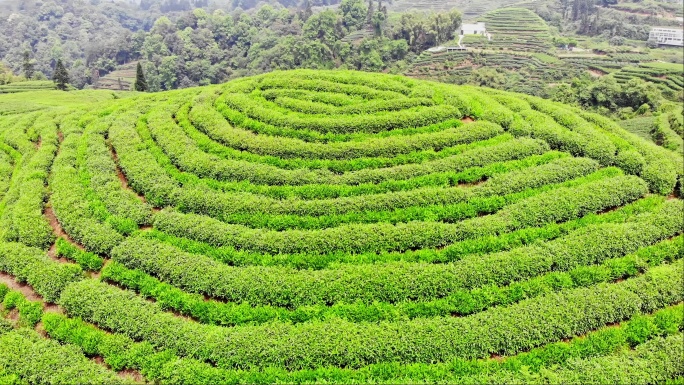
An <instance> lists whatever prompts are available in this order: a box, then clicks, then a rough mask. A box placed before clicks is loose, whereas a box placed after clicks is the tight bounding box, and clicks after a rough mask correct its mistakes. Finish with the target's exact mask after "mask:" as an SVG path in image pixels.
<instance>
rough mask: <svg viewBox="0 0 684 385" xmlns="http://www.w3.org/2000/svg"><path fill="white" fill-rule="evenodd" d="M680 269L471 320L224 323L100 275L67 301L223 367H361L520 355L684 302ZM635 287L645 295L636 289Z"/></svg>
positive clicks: (91, 317) (84, 314) (90, 317)
mask: <svg viewBox="0 0 684 385" xmlns="http://www.w3.org/2000/svg"><path fill="white" fill-rule="evenodd" d="M681 273H682V269H681V267H678V268H675V267H671V266H667V267H664V268H654V269H653V270H652V271H649V272H648V273H646V274H645V275H644V276H642V277H638V278H634V279H630V280H627V281H624V282H621V283H618V284H612V285H605V284H601V285H598V286H595V287H592V288H580V289H573V290H569V291H562V292H560V293H553V294H548V295H545V296H542V297H537V298H533V299H529V300H524V301H522V302H520V303H517V304H515V305H512V306H508V307H497V308H494V309H491V310H486V311H484V312H481V313H478V314H475V315H472V316H468V317H462V318H455V317H447V318H431V319H416V320H411V321H406V322H400V323H392V322H381V323H379V324H368V323H361V324H354V323H349V322H346V321H342V320H334V322H311V323H302V324H297V325H290V324H285V323H271V324H268V325H264V326H244V327H235V328H221V327H216V326H209V325H201V324H196V323H194V322H191V321H187V320H184V319H182V318H178V317H175V316H173V315H171V314H168V313H164V312H163V311H161V309H160V308H159V307H158V305H155V304H153V303H149V302H147V301H145V300H143V299H141V298H139V297H136V296H135V295H134V294H133V293H130V292H126V291H122V290H120V289H117V288H114V287H111V286H108V285H106V284H102V283H98V282H96V281H93V280H85V281H82V282H79V283H75V284H73V285H70V286H69V287H68V288H67V290H65V291H64V292H63V294H62V298H61V300H60V304H61V305H62V306H63V307H64V308H65V309H66V311H67V312H68V314H69V315H71V316H74V317H81V318H82V319H84V320H86V321H88V322H93V323H95V324H98V325H100V326H101V327H103V328H106V329H109V330H112V331H114V332H120V333H125V334H126V335H128V336H129V337H131V338H133V339H136V340H146V341H149V342H150V343H151V344H152V345H154V346H155V347H156V348H158V349H172V350H174V351H176V352H177V353H178V354H179V355H182V356H189V357H192V358H197V359H200V360H203V361H208V362H211V363H214V364H216V365H217V366H218V367H221V368H244V369H247V368H265V367H271V366H275V367H282V368H285V369H289V370H297V369H312V368H317V367H325V366H340V367H346V368H360V367H363V366H365V365H370V364H375V363H379V362H398V363H414V362H419V363H432V362H445V361H449V360H452V359H455V358H466V359H469V358H483V357H487V356H489V355H490V354H491V353H497V354H516V353H519V352H521V351H523V350H527V349H530V348H533V347H536V346H539V345H542V344H545V343H549V342H553V341H556V340H558V339H561V338H566V337H572V336H574V335H578V334H583V333H586V332H589V331H591V330H594V329H596V328H598V327H601V326H603V325H605V324H607V323H610V322H619V321H621V320H623V319H626V318H629V317H630V316H631V315H633V314H634V313H636V312H638V311H641V310H642V308H644V307H646V308H647V307H648V306H644V303H647V302H648V303H651V302H664V301H669V302H670V303H676V302H677V301H680V299H681V296H682V294H684V292H683V291H682V288H681V285H678V282H679V280H680V276H681ZM644 281H648V285H643V283H644ZM636 288H638V290H637V291H636V293H638V294H635V292H633V291H631V290H634V289H636ZM661 307H662V306H661ZM511 320H515V321H516V322H511ZM539 325H544V327H543V328H540V327H539ZM532 331H534V333H532ZM444 341H449V343H448V344H445V343H444ZM339 352H344V354H340V353H339Z"/></svg>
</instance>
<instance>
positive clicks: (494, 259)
mask: <svg viewBox="0 0 684 385" xmlns="http://www.w3.org/2000/svg"><path fill="white" fill-rule="evenodd" d="M681 210H682V207H681V204H679V205H677V204H669V205H667V206H665V207H663V209H662V210H659V211H658V212H656V213H654V214H652V215H647V216H645V217H644V218H642V220H640V221H639V222H635V223H626V224H603V225H601V226H589V227H587V228H585V229H581V230H579V231H578V232H576V233H571V234H570V235H568V236H566V237H562V238H559V239H557V240H554V241H551V242H548V243H546V244H540V245H533V246H528V247H523V248H519V249H513V250H511V251H505V252H501V253H494V254H487V255H483V256H474V257H470V258H463V259H461V260H459V261H457V262H455V263H453V264H416V263H389V264H383V265H380V264H365V265H341V266H339V267H337V268H335V269H331V270H318V271H310V270H300V271H298V270H293V269H287V268H274V267H242V268H234V267H231V266H226V265H224V264H222V263H220V262H217V261H215V260H213V259H212V258H210V257H205V256H200V255H193V254H187V253H183V252H181V251H180V250H178V249H176V248H174V247H172V246H170V245H164V244H160V243H158V242H155V241H153V240H149V239H144V238H137V239H136V238H131V239H128V240H126V241H124V242H123V243H122V244H121V245H119V246H118V247H117V248H115V249H114V250H113V252H112V258H113V259H114V260H115V261H117V262H120V263H122V264H124V265H125V266H126V267H128V268H131V269H140V270H142V271H144V272H146V273H150V274H152V275H154V276H156V277H158V278H159V279H160V280H162V281H164V282H167V283H169V284H172V285H175V286H178V287H180V288H182V289H184V290H187V291H190V292H193V293H201V294H206V295H210V296H213V297H218V298H223V299H226V300H228V301H233V302H240V301H244V302H247V303H250V304H253V305H274V306H286V307H290V308H295V307H299V306H303V305H314V304H326V303H327V304H334V303H339V302H346V303H349V302H354V301H360V302H363V303H372V302H373V301H375V300H377V301H386V302H390V303H396V302H401V301H426V300H430V299H433V298H435V297H436V298H439V297H443V296H447V295H449V294H451V293H453V292H456V291H457V290H459V289H474V288H478V287H483V286H486V285H496V286H501V285H508V284H510V283H512V282H515V281H521V280H526V279H530V278H532V277H535V276H537V275H541V274H544V273H547V272H550V271H552V270H556V271H567V270H570V269H573V268H575V267H577V266H582V265H588V264H596V263H601V262H602V261H603V260H604V259H606V258H616V257H620V256H624V255H626V254H629V253H632V252H635V251H636V250H638V249H639V248H640V247H644V246H648V245H650V244H653V243H655V242H658V241H660V240H662V239H664V238H666V237H669V236H672V235H675V234H677V232H678V231H681V229H680V225H681Z"/></svg>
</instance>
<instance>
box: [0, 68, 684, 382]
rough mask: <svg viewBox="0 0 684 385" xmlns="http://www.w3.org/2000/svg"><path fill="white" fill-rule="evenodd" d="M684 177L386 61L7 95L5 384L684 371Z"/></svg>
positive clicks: (643, 156) (528, 102)
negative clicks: (377, 66)
mask: <svg viewBox="0 0 684 385" xmlns="http://www.w3.org/2000/svg"><path fill="white" fill-rule="evenodd" d="M663 119H665V118H663ZM634 124H638V122H635V123H634ZM683 174H684V160H683V159H682V153H681V149H678V148H677V151H674V150H671V149H668V148H665V147H662V146H658V145H656V144H655V143H654V142H652V141H649V140H647V138H644V137H642V136H638V135H636V134H632V133H630V132H628V131H626V130H625V129H623V128H622V127H621V126H620V125H619V124H618V123H617V122H615V121H613V120H610V119H608V118H606V117H603V116H600V115H596V114H593V113H589V112H586V111H583V110H580V109H577V108H575V107H570V106H567V105H563V104H558V103H554V102H550V101H547V100H544V99H540V98H536V97H532V96H527V95H522V94H514V93H508V92H504V91H496V90H493V89H488V88H478V87H471V86H455V85H448V84H441V83H434V82H429V81H422V80H417V79H411V78H407V77H402V76H394V75H386V74H371V73H363V72H352V71H313V70H297V71H285V72H273V73H270V74H265V75H259V76H255V77H247V78H242V79H238V80H234V81H231V82H229V83H226V84H222V85H214V86H207V87H199V88H188V89H183V90H177V91H169V92H161V93H153V94H142V93H112V92H111V91H73V92H59V91H44V90H39V91H26V92H16V93H10V94H5V95H0V384H58V383H59V384H87V383H92V384H118V383H159V384H243V383H244V384H268V383H346V384H349V383H401V384H406V383H449V384H492V383H496V384H500V383H520V384H530V383H543V384H548V383H552V384H555V383H573V384H579V383H581V384H609V383H610V384H682V383H684V366H683V365H682V362H684V346H683V344H682V340H683V338H684V335H683V334H682V331H683V330H684V320H683V315H684V303H683V301H684V285H682V283H683V279H684V275H683V274H684V265H683V264H682V256H683V255H684V252H683V249H682V247H683V246H684V243H683V242H684V238H683V237H684V236H683V235H682V232H683V231H684V229H683V226H684V223H683V215H684V211H683V210H684V205H683V201H682V190H683V186H682V185H683V183H684V178H683Z"/></svg>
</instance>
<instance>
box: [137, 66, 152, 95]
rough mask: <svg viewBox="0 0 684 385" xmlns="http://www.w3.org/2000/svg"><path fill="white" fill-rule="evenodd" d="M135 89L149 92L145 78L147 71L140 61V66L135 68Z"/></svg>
mask: <svg viewBox="0 0 684 385" xmlns="http://www.w3.org/2000/svg"><path fill="white" fill-rule="evenodd" d="M134 87H135V90H136V91H140V92H147V90H148V89H149V88H148V87H147V80H145V73H144V72H143V69H142V65H140V62H138V67H137V68H136V70H135V86H134Z"/></svg>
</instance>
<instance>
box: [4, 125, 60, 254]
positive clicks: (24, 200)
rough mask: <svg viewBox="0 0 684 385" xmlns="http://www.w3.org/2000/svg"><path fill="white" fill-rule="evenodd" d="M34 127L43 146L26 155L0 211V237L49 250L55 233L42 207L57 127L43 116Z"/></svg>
mask: <svg viewBox="0 0 684 385" xmlns="http://www.w3.org/2000/svg"><path fill="white" fill-rule="evenodd" d="M34 129H35V130H36V133H37V135H40V146H39V147H38V148H37V149H36V150H35V151H32V152H30V153H26V155H24V156H25V157H26V160H25V161H24V162H22V163H23V164H22V166H21V170H20V171H19V174H18V175H17V183H16V184H14V185H13V186H12V187H11V191H9V192H8V194H7V195H6V196H5V198H6V201H5V202H4V203H5V206H4V209H3V210H4V212H3V210H0V214H1V215H2V217H1V218H0V239H4V240H5V241H10V242H22V243H25V244H27V245H29V246H33V247H38V248H42V249H47V248H48V247H49V246H50V244H51V243H52V241H53V240H54V235H53V232H52V228H51V227H50V224H49V223H48V221H47V220H46V219H45V217H44V216H43V208H44V205H45V201H46V198H47V189H46V187H45V186H46V183H47V178H48V173H49V172H50V166H51V165H52V161H53V159H54V157H55V153H56V152H57V126H56V124H55V123H54V121H53V120H51V119H50V118H48V117H44V118H43V119H42V120H41V121H40V122H38V123H36V127H35V128H34Z"/></svg>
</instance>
